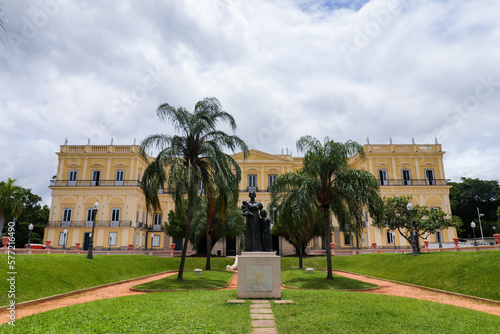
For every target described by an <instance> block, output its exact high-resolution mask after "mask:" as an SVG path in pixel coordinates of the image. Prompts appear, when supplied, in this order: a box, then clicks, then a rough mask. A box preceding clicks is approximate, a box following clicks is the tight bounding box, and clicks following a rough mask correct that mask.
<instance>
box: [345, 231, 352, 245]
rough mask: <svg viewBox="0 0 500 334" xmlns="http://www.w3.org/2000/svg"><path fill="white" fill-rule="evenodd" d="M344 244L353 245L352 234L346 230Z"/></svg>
mask: <svg viewBox="0 0 500 334" xmlns="http://www.w3.org/2000/svg"><path fill="white" fill-rule="evenodd" d="M344 245H346V246H347V245H352V234H351V233H349V232H344Z"/></svg>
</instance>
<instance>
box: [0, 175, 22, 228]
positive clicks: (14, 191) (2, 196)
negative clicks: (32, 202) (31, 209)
mask: <svg viewBox="0 0 500 334" xmlns="http://www.w3.org/2000/svg"><path fill="white" fill-rule="evenodd" d="M15 182H16V180H12V179H11V178H9V180H8V181H7V183H5V182H3V181H2V182H0V235H1V234H2V231H3V225H4V222H5V219H6V217H7V214H9V215H12V216H14V217H19V215H21V211H22V209H23V195H24V192H23V188H21V187H18V186H16V185H15V184H14V183H15Z"/></svg>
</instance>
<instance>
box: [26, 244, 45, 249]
mask: <svg viewBox="0 0 500 334" xmlns="http://www.w3.org/2000/svg"><path fill="white" fill-rule="evenodd" d="M24 248H28V244H26V245H24ZM30 248H31V249H45V248H47V246H45V245H42V244H31V247H30Z"/></svg>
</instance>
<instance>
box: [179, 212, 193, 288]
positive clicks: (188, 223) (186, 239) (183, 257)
mask: <svg viewBox="0 0 500 334" xmlns="http://www.w3.org/2000/svg"><path fill="white" fill-rule="evenodd" d="M192 219H193V210H192V209H191V207H188V209H187V213H186V235H185V236H184V245H182V253H181V264H180V266H179V273H178V274H177V279H178V280H182V274H183V272H184V262H186V253H187V245H188V242H189V234H190V233H191V220H192Z"/></svg>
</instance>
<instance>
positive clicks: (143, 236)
mask: <svg viewBox="0 0 500 334" xmlns="http://www.w3.org/2000/svg"><path fill="white" fill-rule="evenodd" d="M145 239H146V235H144V234H143V235H142V239H141V247H144V240H145Z"/></svg>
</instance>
